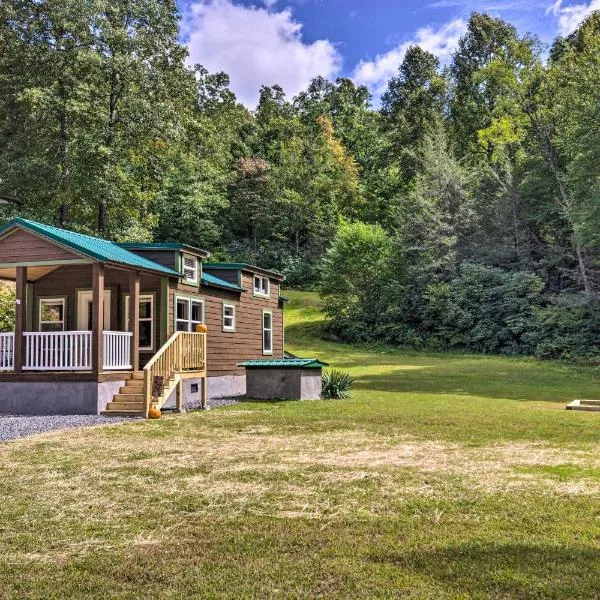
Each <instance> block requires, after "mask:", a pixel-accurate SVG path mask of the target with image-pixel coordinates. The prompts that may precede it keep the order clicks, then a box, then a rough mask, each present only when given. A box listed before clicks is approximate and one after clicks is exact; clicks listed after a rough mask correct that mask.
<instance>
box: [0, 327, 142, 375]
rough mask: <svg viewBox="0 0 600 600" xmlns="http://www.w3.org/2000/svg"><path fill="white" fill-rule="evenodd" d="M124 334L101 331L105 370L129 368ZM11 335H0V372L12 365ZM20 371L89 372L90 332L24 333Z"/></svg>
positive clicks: (128, 338) (128, 344) (128, 347)
mask: <svg viewBox="0 0 600 600" xmlns="http://www.w3.org/2000/svg"><path fill="white" fill-rule="evenodd" d="M132 337H133V334H132V333H130V332H128V331H104V332H103V333H102V338H103V341H104V364H103V368H104V369H107V370H118V369H131V338H132ZM14 339H15V334H14V333H0V371H13V370H14V366H15V361H14V347H15V342H14ZM23 340H24V344H25V357H24V361H23V370H24V371H90V370H91V369H92V332H91V331H25V332H23Z"/></svg>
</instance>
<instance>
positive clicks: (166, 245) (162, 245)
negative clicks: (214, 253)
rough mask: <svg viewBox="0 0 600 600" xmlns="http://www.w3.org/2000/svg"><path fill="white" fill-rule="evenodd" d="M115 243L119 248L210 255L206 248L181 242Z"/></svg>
mask: <svg viewBox="0 0 600 600" xmlns="http://www.w3.org/2000/svg"><path fill="white" fill-rule="evenodd" d="M117 245H118V246H121V248H129V249H133V248H135V249H137V250H189V251H190V252H194V253H196V254H199V255H200V256H210V252H207V251H206V250H202V249H201V248H196V247H195V246H190V245H188V244H182V243H181V242H120V243H118V244H117Z"/></svg>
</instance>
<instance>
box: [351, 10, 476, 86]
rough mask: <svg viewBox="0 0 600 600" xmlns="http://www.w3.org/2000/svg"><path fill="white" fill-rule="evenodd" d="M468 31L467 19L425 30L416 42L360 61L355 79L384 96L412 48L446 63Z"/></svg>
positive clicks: (455, 20) (414, 40) (416, 37)
mask: <svg viewBox="0 0 600 600" xmlns="http://www.w3.org/2000/svg"><path fill="white" fill-rule="evenodd" d="M466 30H467V23H466V21H464V20H463V19H454V20H453V21H450V22H448V23H446V24H444V25H442V26H441V27H440V28H439V29H437V30H434V29H433V27H430V26H427V27H423V28H422V29H419V30H418V31H417V33H416V35H415V38H414V39H413V40H410V41H408V42H404V43H403V44H400V45H399V46H396V47H395V48H393V49H392V50H390V51H389V52H386V53H385V54H379V55H378V56H377V57H376V58H375V60H372V61H360V63H358V65H357V66H356V68H355V69H354V75H353V77H354V79H355V80H356V81H357V82H358V83H361V84H363V85H367V86H369V88H370V89H371V90H372V91H373V92H374V93H376V94H381V93H383V91H384V90H385V87H386V85H387V82H388V80H389V79H390V77H393V76H394V75H396V74H397V72H398V67H399V66H400V63H401V62H402V60H403V59H404V55H405V54H406V51H407V50H408V48H409V47H410V46H411V45H415V44H416V45H418V46H420V47H421V48H423V50H427V51H428V52H431V53H432V54H435V55H436V56H438V57H439V58H440V60H441V61H442V62H445V61H447V60H448V59H449V58H450V56H451V55H452V52H454V50H455V48H456V46H457V44H458V40H459V39H460V37H461V36H462V35H463V34H464V33H465V31H466Z"/></svg>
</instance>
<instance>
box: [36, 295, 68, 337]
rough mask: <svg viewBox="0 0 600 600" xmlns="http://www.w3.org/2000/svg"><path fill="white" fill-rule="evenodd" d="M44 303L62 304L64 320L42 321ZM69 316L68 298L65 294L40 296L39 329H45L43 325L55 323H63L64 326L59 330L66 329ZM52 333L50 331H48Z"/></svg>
mask: <svg viewBox="0 0 600 600" xmlns="http://www.w3.org/2000/svg"><path fill="white" fill-rule="evenodd" d="M42 303H45V304H62V307H63V314H62V316H63V318H62V321H42ZM66 318H67V299H66V298H65V297H64V296H63V297H62V298H38V331H43V329H42V325H55V324H56V323H61V324H62V328H61V329H60V330H59V331H65V325H66ZM48 333H50V332H48Z"/></svg>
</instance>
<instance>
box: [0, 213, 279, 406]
mask: <svg viewBox="0 0 600 600" xmlns="http://www.w3.org/2000/svg"><path fill="white" fill-rule="evenodd" d="M209 256H210V254H209V253H208V252H206V251H205V250H201V249H198V248H194V247H191V246H187V245H184V244H179V243H134V242H132V243H123V244H117V243H114V242H110V241H108V240H103V239H100V238H95V237H91V236H86V235H82V234H79V233H75V232H72V231H68V230H65V229H59V228H56V227H51V226H49V225H45V224H42V223H36V222H34V221H30V220H27V219H22V218H16V219H14V220H12V221H10V222H9V223H8V224H7V225H5V226H4V227H3V228H2V229H0V279H7V280H12V281H15V282H16V326H15V331H12V332H3V333H0V413H3V414H70V413H72V414H97V413H104V414H120V415H122V414H125V415H129V414H130V415H136V414H147V412H148V409H149V406H150V404H151V403H155V404H158V405H159V406H160V405H162V404H164V403H165V402H166V401H167V399H168V398H169V397H170V396H172V395H175V396H176V397H177V399H178V402H179V403H181V402H183V400H185V399H193V398H194V395H195V394H198V395H199V396H198V397H199V398H201V401H202V404H203V405H206V402H207V400H208V398H211V397H218V396H225V395H227V396H229V395H238V394H244V393H245V389H246V388H245V375H244V371H243V369H241V368H240V367H238V366H237V365H238V364H239V363H240V362H243V361H246V360H251V359H256V358H282V357H283V298H282V297H281V295H280V285H281V283H282V281H283V280H284V277H283V276H282V275H280V274H279V273H277V272H275V271H272V270H269V269H263V268H260V267H257V266H253V265H248V264H243V263H212V264H211V263H210V262H208V259H209Z"/></svg>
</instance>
